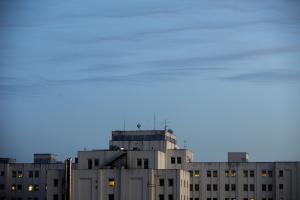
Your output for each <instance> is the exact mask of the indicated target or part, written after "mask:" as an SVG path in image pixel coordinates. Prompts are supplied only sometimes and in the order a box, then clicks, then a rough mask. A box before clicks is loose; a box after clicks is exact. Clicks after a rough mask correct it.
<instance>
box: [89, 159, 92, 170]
mask: <svg viewBox="0 0 300 200" xmlns="http://www.w3.org/2000/svg"><path fill="white" fill-rule="evenodd" d="M92 168H93V160H92V159H88V169H92Z"/></svg>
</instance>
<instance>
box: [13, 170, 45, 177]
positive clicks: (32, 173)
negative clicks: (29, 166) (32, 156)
mask: <svg viewBox="0 0 300 200" xmlns="http://www.w3.org/2000/svg"><path fill="white" fill-rule="evenodd" d="M11 176H12V177H13V178H17V177H18V178H23V171H12V175H11ZM28 177H29V178H33V177H34V178H39V177H40V171H38V170H35V171H28Z"/></svg>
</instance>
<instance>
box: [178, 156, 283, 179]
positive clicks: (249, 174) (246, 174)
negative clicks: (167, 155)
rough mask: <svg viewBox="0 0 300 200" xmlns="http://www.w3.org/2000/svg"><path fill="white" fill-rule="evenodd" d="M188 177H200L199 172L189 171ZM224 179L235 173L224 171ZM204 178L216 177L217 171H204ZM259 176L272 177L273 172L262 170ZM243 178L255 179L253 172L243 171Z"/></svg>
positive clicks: (280, 172)
mask: <svg viewBox="0 0 300 200" xmlns="http://www.w3.org/2000/svg"><path fill="white" fill-rule="evenodd" d="M174 162H175V158H174ZM189 172H190V176H191V177H192V176H196V177H197V176H200V171H199V170H194V171H193V170H190V171H189ZM224 173H225V176H226V177H236V175H237V173H236V170H225V171H224ZM206 176H207V177H218V171H217V170H207V171H206ZM261 176H262V177H272V176H273V171H272V170H262V171H261ZM278 176H279V177H283V170H279V173H278ZM243 177H255V172H254V170H243Z"/></svg>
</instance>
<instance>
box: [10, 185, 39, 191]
mask: <svg viewBox="0 0 300 200" xmlns="http://www.w3.org/2000/svg"><path fill="white" fill-rule="evenodd" d="M39 188H40V187H39V185H37V184H34V185H33V184H29V185H28V186H27V191H28V192H34V191H39ZM22 190H23V185H21V184H19V185H16V184H13V185H11V191H12V192H16V191H22Z"/></svg>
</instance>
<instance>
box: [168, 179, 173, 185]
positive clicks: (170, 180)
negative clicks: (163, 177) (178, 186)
mask: <svg viewBox="0 0 300 200" xmlns="http://www.w3.org/2000/svg"><path fill="white" fill-rule="evenodd" d="M168 183H169V186H173V185H174V180H173V179H172V178H169V179H168Z"/></svg>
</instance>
